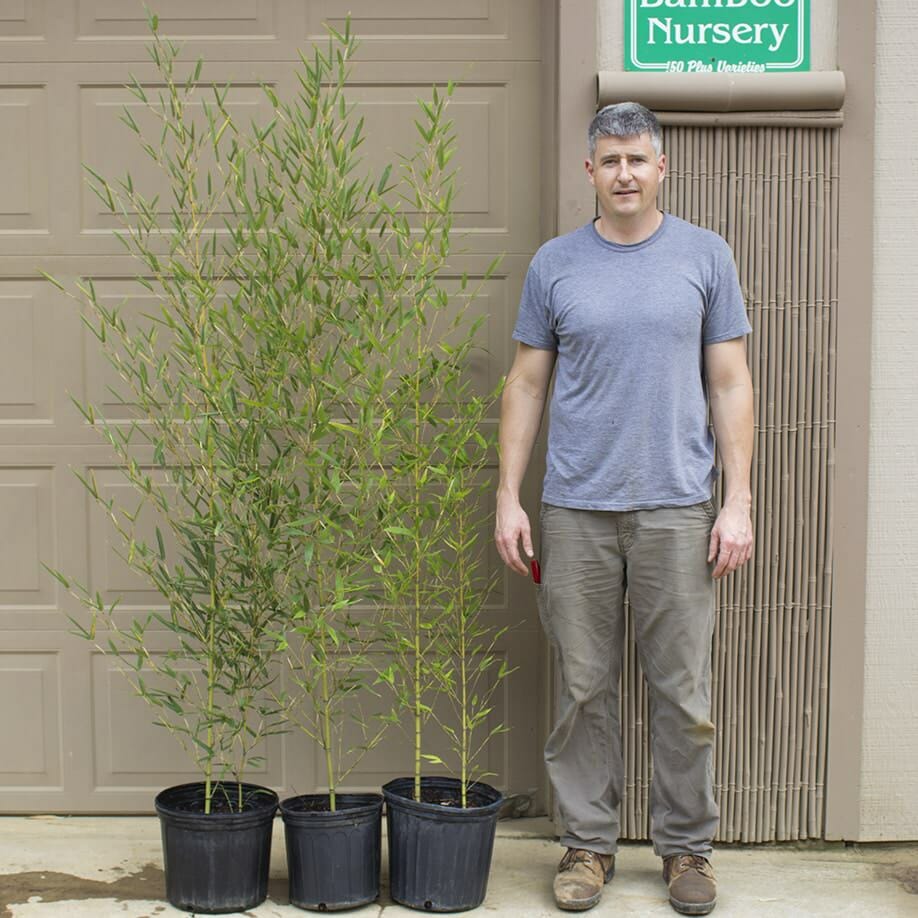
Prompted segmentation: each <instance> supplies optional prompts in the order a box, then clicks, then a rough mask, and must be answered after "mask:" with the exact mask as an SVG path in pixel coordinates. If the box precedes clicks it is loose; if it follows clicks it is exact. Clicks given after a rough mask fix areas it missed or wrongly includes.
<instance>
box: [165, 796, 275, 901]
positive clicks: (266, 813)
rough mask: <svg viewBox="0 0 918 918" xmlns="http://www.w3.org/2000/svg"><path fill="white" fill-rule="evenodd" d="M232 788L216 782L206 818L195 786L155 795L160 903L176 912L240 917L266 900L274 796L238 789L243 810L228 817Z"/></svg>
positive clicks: (201, 799) (202, 799)
mask: <svg viewBox="0 0 918 918" xmlns="http://www.w3.org/2000/svg"><path fill="white" fill-rule="evenodd" d="M238 787H239V786H238V785H237V784H232V783H226V784H220V783H217V784H216V785H215V791H214V796H213V812H211V813H209V814H207V815H205V814H204V783H203V782H201V781H197V782H195V783H193V784H180V785H178V786H176V787H169V788H167V789H166V790H164V791H162V792H161V793H160V794H158V795H157V797H156V801H155V805H156V812H157V813H158V814H159V821H160V826H161V828H162V833H163V861H164V864H165V871H166V898H167V899H168V900H169V903H170V904H171V905H174V906H175V907H176V908H180V909H183V910H184V911H186V912H201V913H203V914H207V915H216V914H220V913H223V912H242V911H245V910H246V909H250V908H254V907H255V906H256V905H260V904H261V903H262V902H264V900H265V898H266V897H267V895H268V863H269V861H270V859H271V826H272V823H273V822H274V814H275V813H276V812H277V794H275V793H274V791H272V790H269V789H268V788H266V787H259V786H258V785H256V784H243V785H242V795H243V809H242V811H241V812H232V811H230V810H229V808H228V807H226V805H225V801H226V800H231V801H232V804H233V806H235V805H236V800H237V795H238Z"/></svg>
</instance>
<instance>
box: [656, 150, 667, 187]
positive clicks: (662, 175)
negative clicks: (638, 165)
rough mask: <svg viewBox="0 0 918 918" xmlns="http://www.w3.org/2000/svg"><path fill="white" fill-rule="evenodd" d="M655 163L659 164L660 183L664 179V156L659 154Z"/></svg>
mask: <svg viewBox="0 0 918 918" xmlns="http://www.w3.org/2000/svg"><path fill="white" fill-rule="evenodd" d="M657 162H658V163H659V164H660V181H661V182H662V181H663V179H665V178H666V154H665V153H661V154H660V155H659V156H658V157H657Z"/></svg>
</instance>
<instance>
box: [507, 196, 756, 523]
mask: <svg viewBox="0 0 918 918" xmlns="http://www.w3.org/2000/svg"><path fill="white" fill-rule="evenodd" d="M750 331H751V327H750V325H749V321H748V319H747V318H746V309H745V303H744V300H743V295H742V291H741V289H740V284H739V279H738V277H737V273H736V266H735V264H734V261H733V255H732V253H731V251H730V247H729V246H728V245H727V243H726V242H725V241H724V240H723V239H722V238H721V237H720V236H718V235H717V234H716V233H713V232H710V231H709V230H705V229H701V228H700V227H697V226H694V225H692V224H690V223H687V222H686V221H684V220H680V219H679V218H678V217H674V216H672V215H670V214H665V215H664V217H663V221H662V223H661V224H660V226H659V228H658V229H657V231H656V232H655V233H654V234H653V235H652V236H650V237H648V238H647V239H645V240H643V241H641V242H639V243H636V244H634V245H620V244H618V243H614V242H609V241H608V240H606V239H604V238H603V237H602V236H600V235H599V233H598V232H597V230H596V228H595V226H594V224H593V223H588V224H587V225H586V226H582V227H580V228H579V229H577V230H574V231H573V232H571V233H567V234H566V235H563V236H559V237H557V238H556V239H552V240H551V241H549V242H547V243H546V244H545V245H543V246H542V247H541V248H540V249H539V251H538V252H537V253H536V254H535V256H534V258H533V259H532V263H531V264H530V267H529V270H528V272H527V275H526V281H525V284H524V287H523V294H522V298H521V301H520V309H519V315H518V318H517V322H516V327H515V329H514V332H513V337H514V338H515V339H516V340H517V341H521V342H523V343H524V344H528V345H530V346H532V347H537V348H543V349H547V350H553V351H557V362H556V365H555V386H554V391H553V394H552V400H551V406H550V420H549V436H548V457H547V470H546V475H545V481H544V485H543V493H542V499H543V501H545V502H546V503H550V504H556V505H558V506H562V507H574V508H582V509H594V510H635V509H644V508H652V507H662V506H687V505H689V504H693V503H698V502H700V501H703V500H706V499H707V498H709V497H710V496H711V489H712V485H713V481H714V476H715V474H716V470H715V467H714V439H713V435H712V433H711V431H710V429H709V427H708V423H707V392H706V384H705V378H704V361H703V347H704V346H705V345H708V344H714V343H716V342H719V341H727V340H730V339H733V338H738V337H741V336H743V335H746V334H748V333H749V332H750Z"/></svg>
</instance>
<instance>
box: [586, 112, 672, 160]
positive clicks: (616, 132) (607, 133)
mask: <svg viewBox="0 0 918 918" xmlns="http://www.w3.org/2000/svg"><path fill="white" fill-rule="evenodd" d="M639 134H649V135H650V143H651V145H652V146H653V150H654V152H655V153H656V154H657V156H659V155H660V154H661V153H662V152H663V132H662V131H661V130H660V122H659V121H657V116H656V115H655V114H654V113H653V112H652V111H651V110H650V109H649V108H644V106H643V105H641V104H640V103H639V102H617V103H616V104H615V105H607V106H606V107H605V108H601V109H600V110H599V111H598V112H596V114H595V115H594V116H593V120H592V121H591V122H590V130H589V132H588V137H589V141H590V158H591V159H592V157H593V155H594V154H595V153H596V138H597V137H637V136H638V135H639Z"/></svg>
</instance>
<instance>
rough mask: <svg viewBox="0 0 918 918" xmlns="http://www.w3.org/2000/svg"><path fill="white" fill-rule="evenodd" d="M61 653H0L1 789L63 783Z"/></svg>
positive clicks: (51, 785)
mask: <svg viewBox="0 0 918 918" xmlns="http://www.w3.org/2000/svg"><path fill="white" fill-rule="evenodd" d="M60 666H61V660H60V655H59V654H58V653H55V652H53V651H48V652H41V651H33V652H28V653H21V652H15V651H12V652H10V651H4V652H0V732H2V736H3V737H4V741H3V742H2V743H0V794H2V792H3V789H5V788H8V787H23V788H24V787H49V788H50V787H56V786H58V785H60V783H61V773H62V764H61V738H60V732H61V731H60V727H61V724H60V705H59V696H60Z"/></svg>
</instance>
